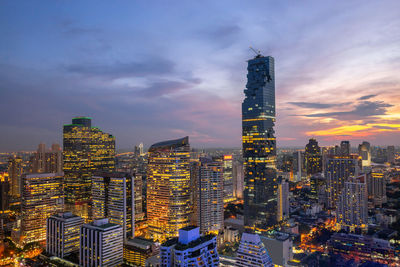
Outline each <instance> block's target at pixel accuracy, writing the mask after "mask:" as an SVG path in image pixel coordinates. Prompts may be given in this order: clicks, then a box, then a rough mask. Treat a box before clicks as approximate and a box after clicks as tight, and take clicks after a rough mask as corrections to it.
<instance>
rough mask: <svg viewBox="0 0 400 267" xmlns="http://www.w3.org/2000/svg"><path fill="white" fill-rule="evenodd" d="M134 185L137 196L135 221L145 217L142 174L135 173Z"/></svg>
mask: <svg viewBox="0 0 400 267" xmlns="http://www.w3.org/2000/svg"><path fill="white" fill-rule="evenodd" d="M133 179H134V182H133V185H134V192H133V196H134V198H135V208H134V211H135V222H138V221H142V220H144V218H145V212H144V208H143V198H144V197H143V188H144V184H143V175H142V174H134V175H133Z"/></svg>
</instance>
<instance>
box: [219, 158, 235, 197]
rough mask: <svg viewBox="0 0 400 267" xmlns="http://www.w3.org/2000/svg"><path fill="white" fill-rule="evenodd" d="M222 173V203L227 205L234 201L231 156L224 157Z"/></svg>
mask: <svg viewBox="0 0 400 267" xmlns="http://www.w3.org/2000/svg"><path fill="white" fill-rule="evenodd" d="M222 160H223V173H224V186H223V188H224V203H229V202H232V201H234V200H236V198H235V196H234V185H233V184H234V180H233V156H232V155H224V156H223V157H222Z"/></svg>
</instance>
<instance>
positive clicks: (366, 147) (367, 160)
mask: <svg viewBox="0 0 400 267" xmlns="http://www.w3.org/2000/svg"><path fill="white" fill-rule="evenodd" d="M358 155H360V157H361V163H362V167H363V168H364V167H369V166H371V145H370V144H369V143H368V142H362V144H360V145H359V146H358Z"/></svg>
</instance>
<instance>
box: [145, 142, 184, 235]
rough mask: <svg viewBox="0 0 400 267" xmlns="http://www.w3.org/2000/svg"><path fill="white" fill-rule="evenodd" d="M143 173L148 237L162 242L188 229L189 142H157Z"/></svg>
mask: <svg viewBox="0 0 400 267" xmlns="http://www.w3.org/2000/svg"><path fill="white" fill-rule="evenodd" d="M148 160H149V163H148V170H147V222H148V230H149V235H150V237H152V238H153V239H154V240H157V241H161V242H163V241H165V240H167V239H169V238H171V237H176V236H178V230H179V229H181V228H183V227H185V226H188V225H189V216H190V213H191V211H192V207H191V205H190V204H191V192H190V168H189V160H190V146H189V138H188V137H184V138H181V139H177V140H170V141H165V142H160V143H156V144H154V145H152V146H151V147H150V149H149V159H148Z"/></svg>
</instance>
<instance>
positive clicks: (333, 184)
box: [325, 157, 358, 208]
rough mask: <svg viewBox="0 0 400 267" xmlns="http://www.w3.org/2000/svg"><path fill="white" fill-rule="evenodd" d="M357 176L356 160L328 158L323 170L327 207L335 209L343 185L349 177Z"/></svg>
mask: <svg viewBox="0 0 400 267" xmlns="http://www.w3.org/2000/svg"><path fill="white" fill-rule="evenodd" d="M357 175H358V165H357V160H355V159H351V158H348V157H344V158H342V157H332V158H328V159H327V162H326V168H325V178H326V182H327V185H326V190H327V197H328V203H327V204H328V207H329V208H336V204H337V201H338V199H339V195H340V193H341V192H342V188H343V187H344V183H345V182H346V181H347V180H348V178H349V177H350V176H357Z"/></svg>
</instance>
